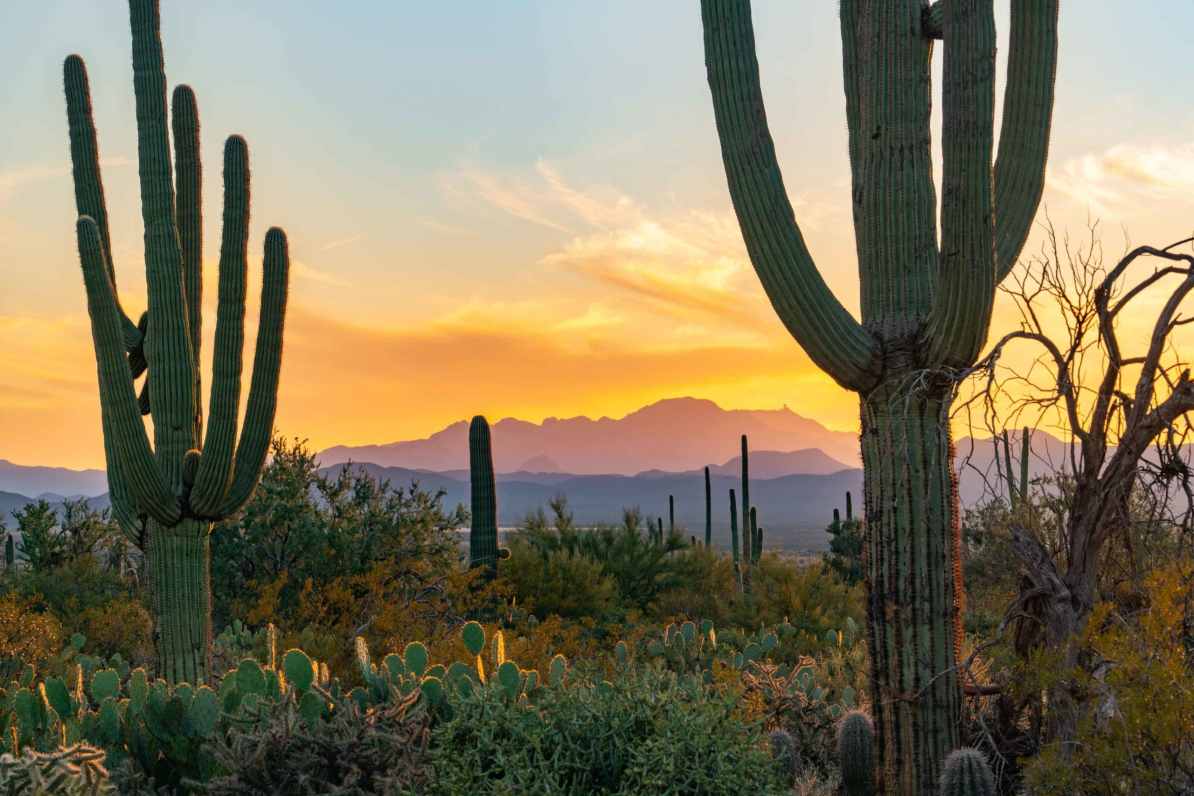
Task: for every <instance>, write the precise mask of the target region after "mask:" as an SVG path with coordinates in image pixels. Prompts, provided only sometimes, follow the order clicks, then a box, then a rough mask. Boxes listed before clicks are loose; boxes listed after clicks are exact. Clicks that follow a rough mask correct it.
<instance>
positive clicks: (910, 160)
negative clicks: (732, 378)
mask: <svg viewBox="0 0 1194 796" xmlns="http://www.w3.org/2000/svg"><path fill="white" fill-rule="evenodd" d="M839 8H840V19H841V36H842V65H843V73H844V87H845V100H846V102H845V105H846V122H847V129H848V149H849V154H850V168H851V178H852V191H851V196H852V200H853V216H854V227H855V237H856V250H857V254H858V270H859V276H860V298H861V319H860V320H856V319H855V318H854V317H853V316H852V315H851V313H850V312H849V311H848V310H847V309H846V308H845V306H843V305H842V303H841V302H840V301H838V299H837V298H836V297H835V296H834V295H833V293H832V291H831V290H830V289H829V287H828V285H827V284H826V283H825V280H824V279H823V278H822V276H821V274H820V272H819V271H818V269H817V267H816V265H815V263H814V261H813V258H812V256H811V255H810V253H809V251H808V248H807V246H806V245H805V241H804V239H803V237H802V235H801V232H800V229H799V227H798V226H797V224H796V219H795V214H794V213H793V210H792V205H791V202H790V201H789V199H788V195H787V192H786V189H785V187H784V182H783V178H782V176H781V174H780V168H779V161H778V159H777V157H776V153H775V145H774V142H773V140H772V137H771V133H770V130H769V127H768V123H767V114H766V107H765V104H764V102H763V95H762V89H761V86H760V79H759V65H758V61H757V58H756V55H755V36H754V31H753V22H752V19H751V4H750V3H749V2H748V0H701V16H702V23H703V29H704V44H705V64H706V67H707V75H708V81H709V87H710V91H711V94H712V98H713V111H714V114H713V115H714V118H715V121H716V125H717V133H718V138H719V140H720V144H721V155H722V161H723V163H724V166H725V171H726V176H727V182H728V186H729V193H730V199H731V201H732V203H733V206H734V210H735V212H736V213H737V216H738V222H739V226H740V227H741V230H742V235H743V238H744V240H745V243H746V249H747V253H748V254H749V256H750V259H751V262H752V264H753V265H754V267H755V271H756V272H757V274H758V276H759V279H760V281H761V282H762V285H763V289H764V291H765V292H766V293H767V296H768V298H769V299H770V300H771V304H772V306H773V307H774V308H775V311H776V313H777V314H778V316H779V318H780V320H781V321H782V322H783V323H784V325H785V326H786V327H787V328H788V330H789V331H790V332H791V333H792V335H793V336H794V337H795V338H796V340H797V342H798V343H799V344H800V345H801V346H802V347H803V348H804V350H805V352H806V353H807V354H808V355H809V357H810V358H811V359H812V360H813V361H814V362H815V363H816V364H817V365H818V366H819V367H821V368H822V369H823V370H825V371H826V372H827V373H828V374H829V375H830V376H831V377H832V378H833V379H834V380H835V381H836V382H837V383H838V384H840V385H841V386H843V387H845V388H847V389H849V390H852V391H854V392H857V393H858V395H859V399H860V404H861V407H860V409H861V411H860V415H861V420H862V434H861V443H862V459H863V470H864V504H865V505H864V508H863V518H862V519H863V521H864V522H865V523H866V528H867V533H866V545H867V548H868V549H867V550H866V552H865V553H864V556H863V560H864V562H865V564H864V571H865V581H866V584H867V587H868V588H867V600H868V605H867V617H868V622H869V624H870V632H869V633H868V639H869V641H870V644H871V659H872V662H873V665H872V670H871V690H872V700H871V701H872V704H873V705H874V706H875V722H876V725H877V727H878V739H877V743H876V750H877V754H878V756H879V758H880V765H879V766H878V768H879V769H880V770H882V771H883V772H884V777H885V783H884V787H885V788H886V789H887V790H888V791H891V792H900V793H905V794H927V793H930V792H932V790H933V789H935V788H936V783H937V778H938V776H939V774H940V771H941V767H942V764H943V763H944V759H945V755H946V754H947V753H948V752H949V750H951V749H953V748H956V747H957V746H958V745H959V736H958V728H959V727H960V726H961V705H962V691H961V686H960V683H959V680H958V676H957V650H958V646H959V643H960V634H961V624H960V623H961V616H960V597H961V594H962V591H961V582H960V579H959V578H957V577H956V573H957V572H958V568H957V567H955V563H956V562H955V559H956V558H957V556H958V555H959V553H960V522H959V510H958V505H957V499H956V492H955V489H954V483H953V477H952V474H953V467H952V458H953V444H952V440H951V438H950V428H949V417H950V407H951V402H952V399H953V384H954V382H955V380H956V379H957V378H958V377H959V375H960V374H961V373H962V372H964V371H965V370H966V369H967V368H968V367H969V366H970V365H972V364H973V363H974V362H975V360H976V359H977V357H978V355H979V353H980V352H981V350H982V347H983V345H984V344H985V341H986V337H987V332H988V327H989V325H990V319H991V309H992V306H993V302H994V296H995V288H996V285H998V283H999V281H1000V280H1002V279H1003V277H1004V276H1006V275H1007V273H1008V271H1009V270H1010V269H1011V267H1012V266H1013V265H1014V263H1015V262H1016V259H1017V257H1018V255H1019V252H1020V250H1021V248H1022V247H1023V245H1024V242H1025V240H1026V238H1027V236H1028V233H1029V230H1030V229H1031V226H1032V222H1033V218H1034V216H1035V214H1036V210H1037V206H1038V205H1039V203H1040V197H1041V192H1042V190H1043V187H1044V179H1045V161H1046V154H1047V151H1048V144H1049V134H1050V126H1051V120H1052V113H1053V88H1054V76H1055V71H1056V64H1057V15H1058V0H1012V2H1011V41H1010V45H1009V47H1008V52H1009V55H1008V68H1007V80H1006V92H1005V95H1004V103H1003V120H1002V128H1001V130H1000V134H999V145H998V152H997V153H996V149H995V145H994V137H995V136H994V126H995V88H994V87H995V15H994V10H993V0H940V2H937V3H935V4H933V5H932V6H931V7H930V6H929V3H928V0H885V2H881V3H875V2H863V0H842V1H841V3H840V4H839ZM935 39H941V40H942V45H943V46H942V47H941V49H942V50H943V51H944V66H943V72H942V74H943V75H944V82H943V93H942V96H943V104H942V144H941V152H942V162H943V169H942V182H941V203H940V207H938V203H937V193H936V189H935V187H934V183H933V175H932V171H933V166H932V162H933V154H932V145H931V140H930V121H931V113H930V104H931V98H932V89H931V83H932V55H933V52H934V40H935ZM993 156H994V165H992V158H993ZM938 218H940V234H938ZM909 639H911V640H912V641H911V642H909Z"/></svg>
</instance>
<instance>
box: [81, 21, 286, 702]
mask: <svg viewBox="0 0 1194 796" xmlns="http://www.w3.org/2000/svg"><path fill="white" fill-rule="evenodd" d="M129 17H130V20H131V23H132V33H133V77H134V79H133V85H134V90H135V95H136V105H137V132H138V145H137V156H138V162H139V165H140V176H141V213H142V217H143V220H144V225H145V271H146V283H147V285H148V289H149V301H148V304H149V309H148V310H147V312H146V313H145V314H144V315H142V317H141V321H140V323H137V324H134V323H132V321H131V320H130V319H129V317H128V316H127V315H125V313H124V310H123V309H122V308H121V305H120V300H119V299H118V297H117V294H116V270H115V265H114V263H113V261H112V242H111V238H110V236H109V234H108V213H107V208H106V206H105V202H104V188H103V183H102V181H101V179H100V171H99V147H98V144H97V138H96V132H95V121H94V119H93V117H92V112H91V96H90V92H89V89H88V82H87V71H86V67H85V66H84V64H83V60H82V59H81V58H80V57H79V56H77V55H72V56H70V57H68V58H67V59H66V63H65V64H64V67H63V77H64V83H65V87H66V106H67V121H68V124H69V128H70V142H71V161H72V165H73V173H74V183H75V204H76V209H77V210H78V215H79V218H78V223H77V224H76V232H77V235H78V245H79V257H80V259H81V261H82V265H83V280H84V283H85V285H86V288H87V309H88V313H89V314H90V316H91V332H92V338H93V341H94V344H95V356H96V363H97V366H98V373H99V391H100V406H101V409H102V413H101V414H102V424H103V433H104V453H105V457H106V460H107V468H108V485H109V490H110V495H111V501H112V511H113V514H114V515H115V517H116V519H117V520H118V521H119V523H120V525H121V527H122V528H123V529H124V531H125V532H126V533H127V534H128V535H129V536H130V537H131V538H132V539H133V541H134V542H136V543H138V544H142V545H144V546H145V548H146V554H147V559H148V572H149V576H150V587H151V592H152V598H153V606H154V614H155V617H154V618H155V620H156V628H155V637H156V642H157V653H158V672H159V674H160V675H162V676H163V677H165V678H167V679H169V680H172V681H182V680H186V681H189V682H193V683H199V682H203V681H204V680H206V679H207V678H208V675H209V667H210V645H211V588H210V576H209V569H210V557H209V549H210V548H209V534H210V532H211V526H212V523H213V521H215V520H218V519H221V518H224V517H227V516H229V515H231V514H233V513H235V512H236V511H238V510H239V509H240V507H241V506H242V505H243V504H244V503H245V501H247V500H248V498H249V496H250V495H251V494H252V492H253V489H254V487H255V486H256V484H257V480H258V478H259V477H260V475H261V468H262V466H263V464H264V462H265V457H266V453H267V452H268V450H269V443H270V439H271V437H272V435H273V424H274V410H275V406H276V404H277V391H278V376H279V372H280V369H281V363H282V330H283V326H284V323H285V317H286V297H287V285H288V282H289V268H290V259H289V254H288V252H287V244H286V235H285V233H283V232H282V230H280V229H277V228H274V229H271V230H269V232H268V233H267V234H266V237H265V264H264V282H263V286H262V292H261V316H260V325H259V327H258V332H257V352H256V355H255V358H254V362H253V379H252V385H251V387H250V391H249V402H248V406H247V408H246V411H245V418H244V426H243V428H242V429H241V434H240V439H239V441H238V439H237V422H238V413H239V410H240V391H241V364H242V363H241V359H242V351H241V349H242V347H243V344H244V315H245V281H246V271H247V267H248V255H247V242H248V228H249V160H248V158H249V155H248V147H247V145H246V144H245V141H244V139H242V138H241V137H239V136H232V137H230V138H229V139H228V140H227V142H226V144H225V147H224V229H223V242H222V246H221V250H220V273H219V301H218V308H217V313H216V334H215V357H214V368H213V380H212V385H211V401H210V411H211V417H210V423H208V425H207V430H206V436H204V425H203V410H202V402H201V399H200V390H199V388H200V383H199V351H200V343H201V339H202V335H201V332H202V326H201V320H202V316H201V313H200V307H201V294H202V262H203V255H202V251H203V216H202V210H201V208H202V203H201V197H200V188H201V182H202V180H201V174H202V169H201V164H200V161H199V114H198V109H197V107H196V103H195V95H194V93H193V92H192V91H191V89H190V88H188V87H187V86H179V87H178V88H176V89H175V91H174V96H173V108H172V110H173V114H172V115H173V132H174V159H173V163H172V162H171V157H170V154H171V153H170V134H169V131H168V129H167V109H166V75H165V69H164V63H163V57H162V42H161V35H160V32H159V28H160V15H159V10H158V3H157V0H129ZM174 169H177V180H175V179H174V175H173V171H174ZM142 372H145V373H146V376H145V383H144V385H143V390H142V396H141V399H140V401H139V400H138V398H137V395H136V392H135V391H134V385H133V380H134V379H135V378H136V377H137V376H139V375H140V374H141V373H142ZM150 410H152V414H153V421H154V423H153V430H154V439H153V445H152V446H151V445H150V442H149V437H148V434H147V433H146V429H145V425H144V424H143V422H142V420H141V415H142V414H145V413H149V411H150Z"/></svg>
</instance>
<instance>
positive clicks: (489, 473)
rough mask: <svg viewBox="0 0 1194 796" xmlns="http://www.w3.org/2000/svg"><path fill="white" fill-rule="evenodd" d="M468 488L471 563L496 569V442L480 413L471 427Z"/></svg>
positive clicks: (471, 564) (469, 556) (469, 430)
mask: <svg viewBox="0 0 1194 796" xmlns="http://www.w3.org/2000/svg"><path fill="white" fill-rule="evenodd" d="M468 467H469V479H468V480H469V492H470V493H471V496H472V526H471V527H470V529H469V536H468V558H469V565H470V566H474V567H488V568H489V569H490V571H491V572H496V571H497V562H498V529H497V486H496V482H495V480H494V477H493V446H492V444H491V442H490V437H489V422H488V421H487V420H486V419H485V418H484V417H482V416H481V415H477V416H476V417H474V418H473V422H472V423H470V424H469V427H468Z"/></svg>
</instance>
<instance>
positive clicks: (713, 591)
mask: <svg viewBox="0 0 1194 796" xmlns="http://www.w3.org/2000/svg"><path fill="white" fill-rule="evenodd" d="M671 567H672V571H673V573H674V579H673V582H672V584H671V585H670V586H669V587H668V588H666V589H664V590H662V591H660V592H659V594H658V595H657V596H656V597H655V599H654V600H653V602H652V604H651V607H650V613H651V614H652V615H653V616H655V617H657V618H661V619H672V618H676V617H680V616H683V617H684V618H687V619H694V620H701V619H708V620H710V621H712V622H713V623H714V624H716V625H717V626H718V627H724V626H727V625H729V624H730V623H731V622H732V621H733V618H734V614H735V607H736V604H737V603H738V602H739V595H738V593H737V586H736V582H737V581H736V579H735V576H734V562H733V561H732V560H730V557H729V556H727V555H725V553H723V552H721V551H718V550H713V549H710V548H707V547H704V546H698V547H690V548H688V549H686V550H683V551H681V552H678V553H675V554H674V555H673V557H672V561H671Z"/></svg>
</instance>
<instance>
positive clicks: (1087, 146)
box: [0, 0, 1194, 467]
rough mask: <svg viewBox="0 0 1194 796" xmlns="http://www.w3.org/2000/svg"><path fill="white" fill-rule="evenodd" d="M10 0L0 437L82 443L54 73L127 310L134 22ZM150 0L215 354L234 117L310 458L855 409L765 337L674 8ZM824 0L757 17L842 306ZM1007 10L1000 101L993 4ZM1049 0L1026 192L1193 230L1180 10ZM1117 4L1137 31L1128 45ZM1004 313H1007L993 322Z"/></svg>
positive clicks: (1191, 87)
mask: <svg viewBox="0 0 1194 796" xmlns="http://www.w3.org/2000/svg"><path fill="white" fill-rule="evenodd" d="M4 5H5V8H4V9H3V12H2V14H0V16H2V17H3V20H2V24H0V74H4V75H5V76H6V77H5V80H3V81H0V120H3V123H2V124H0V274H2V275H3V277H2V278H3V282H2V283H0V284H3V289H0V458H5V459H9V460H12V461H16V462H19V463H23V464H44V465H59V466H69V467H94V466H102V463H103V449H102V440H101V437H100V433H99V405H98V396H97V388H96V376H95V365H94V358H93V355H92V349H91V341H90V330H89V325H88V320H87V314H86V307H85V300H84V294H83V286H82V280H81V275H80V272H79V265H78V259H77V254H76V251H75V242H74V232H73V222H74V203H73V194H72V189H71V182H70V170H69V150H68V143H67V132H66V118H65V106H64V101H63V97H62V85H61V79H62V78H61V65H62V59H63V58H64V57H65V56H66V55H67V54H69V53H79V54H81V55H82V56H83V57H84V59H85V60H86V62H87V64H88V69H89V73H90V79H91V86H92V92H93V94H92V98H93V103H94V106H95V112H96V121H97V126H98V130H99V144H100V153H101V157H102V164H103V170H104V179H105V188H106V190H107V195H108V204H109V215H110V217H111V224H112V235H113V239H114V240H113V245H114V259H115V261H116V268H117V276H118V282H119V286H120V292H121V296H122V301H123V302H124V304H125V307H126V309H127V310H128V311H129V313H130V315H132V316H133V317H134V318H135V317H137V316H138V315H139V314H140V311H141V310H142V309H143V308H144V303H145V299H144V270H143V265H142V258H141V233H142V230H141V222H140V212H139V206H138V193H137V191H138V187H137V176H136V129H135V114H134V108H133V94H132V75H131V72H132V70H131V56H130V38H129V30H128V17H127V13H126V12H125V10H124V4H123V3H120V2H117V0H104V1H103V2H100V1H99V0H39V2H37V3H11V2H10V3H5V4H4ZM162 6H163V40H164V44H165V55H166V73H167V79H168V81H169V83H170V84H171V85H174V84H177V83H187V84H189V85H191V86H192V87H193V88H194V89H195V91H196V93H197V95H198V100H199V110H200V117H201V124H202V133H203V152H202V154H203V158H204V163H205V169H206V170H205V199H204V210H205V217H206V219H207V224H206V230H205V237H206V251H205V273H206V283H207V286H208V288H207V291H206V299H207V302H206V303H207V306H206V314H205V319H204V320H205V325H204V329H205V341H204V352H205V356H204V359H205V362H204V368H205V369H207V370H208V371H209V370H210V352H211V337H212V335H213V333H214V311H215V306H214V298H215V292H216V291H215V280H216V259H217V257H218V245H219V219H220V195H219V194H220V187H219V186H220V176H219V175H220V153H221V148H222V145H223V139H224V137H225V136H227V135H228V134H231V133H241V134H243V135H244V136H245V137H246V138H247V139H248V141H249V146H250V152H251V161H252V170H253V186H252V238H251V243H250V278H251V279H252V280H253V284H259V279H260V252H261V241H262V239H263V237H264V233H265V230H266V229H267V228H268V227H269V226H271V225H279V226H282V227H284V228H285V229H286V230H287V233H288V235H289V238H290V250H291V255H292V258H293V261H294V262H293V271H292V286H291V301H290V310H289V316H288V320H287V329H286V347H285V356H284V363H283V373H282V386H281V394H280V398H279V411H278V417H277V427H278V430H279V431H281V432H282V433H285V434H287V435H297V436H300V437H304V438H307V439H308V440H309V441H310V443H311V444H312V446H313V447H315V448H322V447H325V446H329V445H332V444H364V443H381V442H388V441H393V440H398V439H407V438H412V437H420V436H425V435H427V434H429V433H431V432H433V431H435V430H438V429H439V428H441V427H442V426H444V425H446V424H447V423H450V422H453V421H455V420H459V419H462V418H467V417H469V416H471V415H473V414H478V413H483V414H486V415H488V416H489V417H490V418H491V419H495V418H498V417H505V416H517V417H521V418H524V419H527V420H532V421H539V420H542V419H543V418H545V417H550V416H561V417H563V416H573V415H579V414H587V415H590V416H600V415H611V416H620V415H622V414H625V413H626V412H629V411H632V410H634V409H636V408H638V407H639V406H642V405H644V404H646V403H650V402H652V401H655V400H659V399H661V398H666V397H672V396H677V395H694V396H697V397H703V398H711V399H713V400H715V401H717V402H718V403H720V404H721V405H722V406H724V407H727V408H776V407H779V406H783V405H787V406H789V407H790V408H791V409H792V410H793V411H795V412H798V413H800V414H803V415H806V416H810V417H815V418H817V419H818V420H820V421H821V422H823V423H824V424H825V425H827V426H829V427H831V428H835V429H843V430H846V429H852V428H855V427H856V426H857V401H856V399H855V398H854V397H853V396H852V395H850V394H847V393H846V392H844V391H843V390H841V389H840V388H838V387H837V386H836V385H834V384H833V383H832V381H831V380H829V379H828V377H826V376H824V375H823V374H821V373H820V372H818V371H817V369H816V368H815V367H814V366H813V365H812V363H811V362H810V361H809V359H808V358H807V356H805V355H804V353H803V352H802V351H801V350H800V348H799V346H797V345H796V343H795V342H794V341H793V340H792V339H791V337H790V336H788V335H787V333H786V332H785V331H784V329H783V328H782V326H781V325H780V323H779V321H778V320H777V319H776V317H775V315H774V312H773V311H772V310H771V308H770V306H769V304H768V303H767V300H766V297H765V296H764V294H763V291H762V289H761V287H760V286H759V283H758V280H757V278H756V277H755V276H754V273H753V271H752V270H751V268H750V264H749V262H748V260H747V258H746V256H745V250H744V247H743V244H742V240H741V236H740V234H739V232H738V227H737V224H736V221H735V219H734V216H733V211H732V208H731V206H730V202H729V197H728V193H727V191H726V184H725V177H724V173H723V171H722V165H721V159H720V153H719V149H718V144H717V137H716V132H715V129H714V123H713V112H712V108H711V104H710V99H709V94H708V88H707V85H706V83H705V73H704V61H703V52H702V41H701V31H700V11H699V5H698V3H697V2H695V0H683V2H681V0H660V1H659V2H651V3H643V2H640V1H639V0H603V1H602V2H599V3H559V2H552V0H535V1H531V0H527V1H526V2H517V3H475V2H465V1H464V0H444V1H443V2H438V3H413V2H405V1H401V2H393V1H391V0H353V2H345V3H327V2H316V0H253V2H248V3H246V2H244V0H205V1H204V2H203V3H184V2H181V0H162ZM836 9H837V3H835V2H832V0H789V1H788V2H779V0H756V2H755V12H754V13H755V28H756V35H757V39H758V51H759V57H760V63H761V69H762V79H763V88H764V93H765V96H766V101H767V107H768V115H769V117H770V121H771V128H772V133H773V135H774V136H775V139H776V145H777V149H778V152H779V158H780V162H781V166H782V168H783V172H784V176H785V182H786V184H787V186H788V190H789V193H790V195H791V199H792V202H793V205H794V207H795V210H796V215H797V219H798V221H799V223H800V225H801V229H802V231H803V233H804V235H805V237H806V240H807V241H808V243H809V246H810V248H811V250H812V252H813V254H814V257H815V258H816V260H817V262H818V264H819V267H820V268H821V271H822V273H823V274H824V275H825V278H826V280H827V281H828V283H829V284H830V286H831V287H832V288H833V289H834V291H835V292H836V293H837V295H838V296H839V297H840V298H841V300H842V301H843V302H844V303H845V304H846V306H847V307H849V308H851V310H853V311H857V305H858V285H857V280H858V277H857V266H856V261H855V257H854V243H853V237H852V235H853V230H852V226H851V222H850V204H849V201H850V197H849V189H848V181H849V166H848V161H847V154H846V128H845V108H844V100H843V96H842V88H841V50H840V39H839V33H838V23H837V19H836V13H837V12H836ZM1079 10H1080V13H1079ZM996 13H997V16H996V20H997V24H998V26H999V31H1000V35H1001V38H1000V55H999V65H1000V71H999V78H1000V84H999V86H998V88H997V91H998V93H999V95H1002V91H1003V86H1002V65H1003V63H1004V59H1005V57H1006V46H1007V29H1008V25H1007V13H1008V9H1007V0H997V2H996ZM1061 13H1062V17H1061V45H1060V59H1059V65H1058V77H1057V100H1056V107H1055V113H1054V126H1053V146H1052V150H1051V154H1050V159H1049V176H1048V182H1047V188H1046V193H1045V199H1044V204H1043V207H1047V208H1048V212H1049V216H1050V218H1051V219H1052V220H1053V222H1054V224H1055V225H1056V226H1057V227H1058V228H1059V229H1061V230H1063V231H1069V232H1071V233H1072V234H1074V235H1075V236H1080V235H1081V234H1082V233H1083V232H1084V230H1085V228H1086V223H1087V221H1088V219H1090V218H1097V219H1099V221H1100V223H1101V229H1102V235H1103V242H1104V245H1105V246H1106V247H1107V248H1108V250H1110V251H1115V252H1118V251H1119V250H1121V249H1122V248H1123V245H1124V241H1125V239H1130V240H1131V241H1132V242H1134V243H1141V242H1150V243H1168V242H1171V241H1173V240H1176V239H1179V238H1181V237H1185V236H1186V235H1187V234H1188V233H1189V232H1190V231H1191V230H1192V229H1194V82H1192V81H1190V80H1189V79H1188V78H1189V72H1190V69H1189V65H1188V63H1186V61H1185V59H1184V53H1186V52H1187V49H1188V48H1187V47H1186V45H1187V43H1188V42H1187V36H1188V31H1189V30H1190V29H1191V27H1192V26H1194V4H1192V3H1189V2H1188V1H1187V0H1139V2H1137V3H1136V4H1134V7H1133V13H1132V15H1131V18H1130V20H1127V19H1125V17H1124V13H1123V5H1122V3H1121V2H1118V0H1080V2H1074V1H1072V0H1071V1H1070V2H1064V3H1063V4H1062V12H1061ZM1127 25H1131V26H1132V27H1136V28H1138V27H1141V26H1147V28H1148V35H1147V36H1140V35H1133V36H1131V37H1130V38H1129V37H1126V36H1125V35H1124V33H1125V29H1126V26H1127ZM935 66H936V69H937V72H938V74H939V73H940V49H938V50H937V52H936V59H935ZM938 85H939V84H938ZM938 91H939V88H938ZM937 123H938V124H939V123H940V120H939V118H938V119H937ZM934 136H935V146H936V143H937V142H939V140H940V136H939V134H938V133H937V132H935V133H934ZM937 173H938V174H940V171H939V170H938V172H937ZM1036 245H1037V239H1035V238H1034V240H1033V241H1030V243H1029V246H1028V249H1029V250H1032V249H1033V248H1034V247H1035V246H1036ZM256 294H257V289H254V290H251V291H250V303H249V319H248V323H247V327H246V328H247V329H248V330H249V334H248V338H249V340H248V343H249V345H251V344H252V338H253V334H252V330H253V329H255V312H256V298H257V295H256ZM1010 326H1014V318H1013V315H1012V314H1011V313H1010V312H1009V308H1008V306H1007V305H1006V304H1005V303H1001V304H1000V305H999V306H998V307H997V312H996V315H995V320H994V326H993V331H995V332H998V331H1000V330H1001V329H1007V328H1010ZM250 358H251V354H246V367H247V363H248V361H249V360H250ZM205 383H209V381H208V380H207V379H205Z"/></svg>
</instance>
